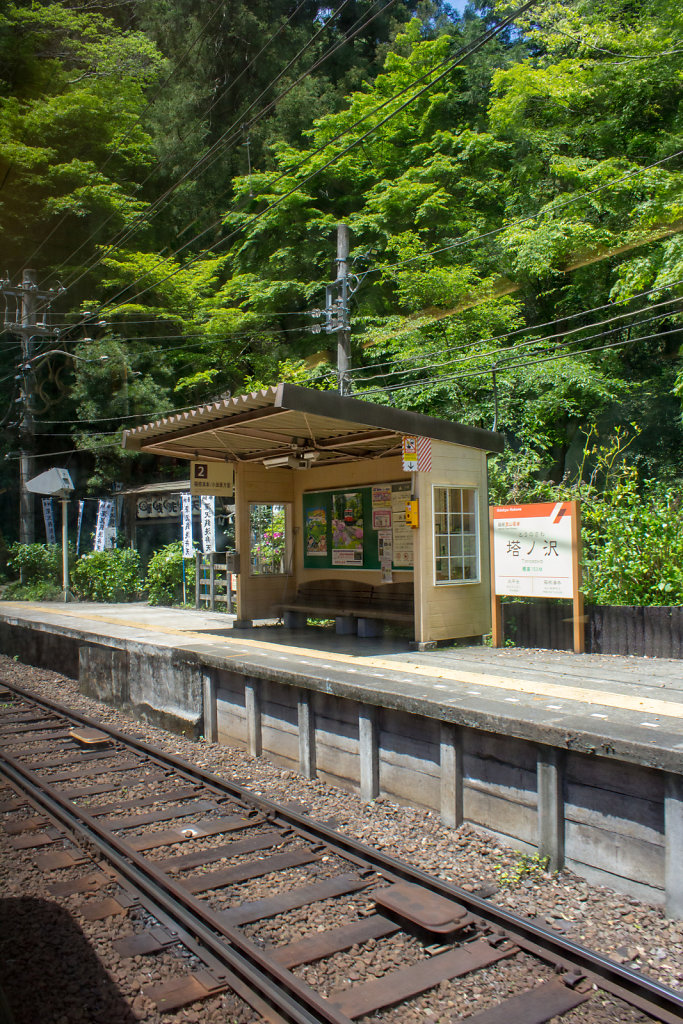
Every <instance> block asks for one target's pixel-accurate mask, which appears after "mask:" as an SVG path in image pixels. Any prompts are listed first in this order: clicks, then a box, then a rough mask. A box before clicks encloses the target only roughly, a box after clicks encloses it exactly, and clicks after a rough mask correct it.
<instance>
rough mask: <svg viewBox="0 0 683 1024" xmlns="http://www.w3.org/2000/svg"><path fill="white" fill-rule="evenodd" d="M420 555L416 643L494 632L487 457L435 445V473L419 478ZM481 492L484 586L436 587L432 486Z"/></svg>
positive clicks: (433, 445) (467, 449)
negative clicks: (465, 488)
mask: <svg viewBox="0 0 683 1024" xmlns="http://www.w3.org/2000/svg"><path fill="white" fill-rule="evenodd" d="M416 476H417V483H416V493H417V496H418V500H419V515H420V528H419V530H418V531H416V532H417V534H418V547H419V553H418V558H417V560H416V563H415V564H416V566H417V565H418V564H419V565H420V566H421V571H420V573H419V574H417V578H416V586H415V605H416V609H415V611H416V615H415V630H416V637H415V639H416V640H420V641H425V642H426V641H430V640H450V639H456V638H457V637H465V636H477V635H483V634H484V633H488V632H489V631H490V629H491V592H490V568H489V567H490V559H489V530H488V477H487V469H486V453H485V452H483V451H478V450H477V449H475V448H465V447H463V446H461V445H455V444H448V443H447V442H445V441H432V471H431V472H430V473H417V474H416ZM434 485H437V486H438V485H446V486H452V487H476V488H477V490H478V493H479V557H480V577H481V582H479V583H454V584H440V585H439V586H436V584H435V582H434V528H433V503H432V493H433V492H432V487H433V486H434Z"/></svg>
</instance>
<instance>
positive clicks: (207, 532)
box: [201, 494, 216, 555]
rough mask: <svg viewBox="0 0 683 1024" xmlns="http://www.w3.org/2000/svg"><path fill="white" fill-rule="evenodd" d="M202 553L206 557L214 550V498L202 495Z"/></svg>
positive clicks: (213, 496) (209, 495)
mask: <svg viewBox="0 0 683 1024" xmlns="http://www.w3.org/2000/svg"><path fill="white" fill-rule="evenodd" d="M201 524H202V551H203V552H204V554H205V555H208V554H209V553H210V552H211V551H215V550H216V497H215V495H214V494H202V497H201Z"/></svg>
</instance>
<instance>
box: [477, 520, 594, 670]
mask: <svg viewBox="0 0 683 1024" xmlns="http://www.w3.org/2000/svg"><path fill="white" fill-rule="evenodd" d="M489 519H490V528H491V529H490V536H491V558H492V562H493V564H492V566H491V611H492V632H493V638H492V642H493V646H494V647H500V646H501V645H502V643H503V623H502V609H501V601H500V599H501V596H506V597H560V598H569V599H570V600H571V601H572V604H573V611H572V621H573V633H574V650H575V651H576V652H577V653H580V652H582V651H583V650H584V642H585V638H584V615H583V594H582V593H581V567H580V558H581V517H580V509H579V503H578V502H577V501H558V502H541V503H538V504H534V505H497V506H494V507H493V508H490V509H489Z"/></svg>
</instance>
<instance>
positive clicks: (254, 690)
mask: <svg viewBox="0 0 683 1024" xmlns="http://www.w3.org/2000/svg"><path fill="white" fill-rule="evenodd" d="M260 691H261V687H260V683H259V680H258V679H247V681H246V683H245V684H244V710H245V711H246V714H247V753H249V754H250V755H251V757H260V756H261V751H262V750H263V739H262V734H261V692H260Z"/></svg>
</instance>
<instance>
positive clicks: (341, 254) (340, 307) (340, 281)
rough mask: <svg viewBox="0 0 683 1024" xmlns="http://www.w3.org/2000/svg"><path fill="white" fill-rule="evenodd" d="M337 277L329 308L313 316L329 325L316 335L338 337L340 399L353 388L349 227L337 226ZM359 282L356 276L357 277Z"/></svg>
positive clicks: (327, 296) (316, 330)
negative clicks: (324, 334)
mask: <svg viewBox="0 0 683 1024" xmlns="http://www.w3.org/2000/svg"><path fill="white" fill-rule="evenodd" d="M335 263H336V265H337V276H336V278H335V280H334V281H333V283H332V284H328V285H327V286H326V288H325V308H324V309H312V310H311V312H310V314H309V315H310V316H312V317H315V318H316V319H317V318H320V317H324V318H325V325H324V326H321V325H320V324H314V325H313V327H311V331H312V332H313V334H320V332H321V331H323V330H324V331H325V333H326V334H336V335H337V380H338V387H339V394H340V395H348V394H349V392H350V390H351V387H350V383H349V379H348V371H349V368H350V366H351V318H350V311H349V299H350V298H351V295H352V294H353V292H354V291H355V288H353V289H352V288H351V287H350V283H349V282H350V277H351V276H352V275H350V274H349V226H348V224H337V258H336V260H335ZM354 279H355V275H354Z"/></svg>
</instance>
